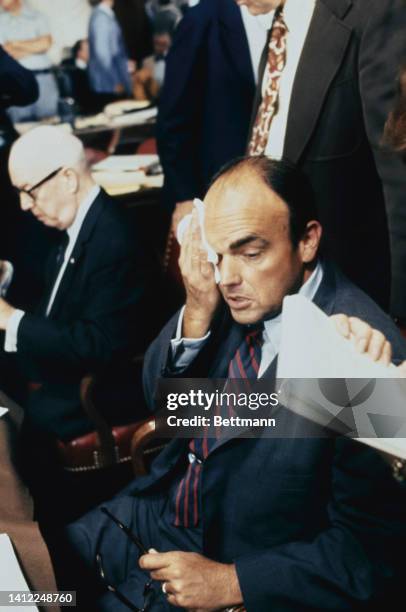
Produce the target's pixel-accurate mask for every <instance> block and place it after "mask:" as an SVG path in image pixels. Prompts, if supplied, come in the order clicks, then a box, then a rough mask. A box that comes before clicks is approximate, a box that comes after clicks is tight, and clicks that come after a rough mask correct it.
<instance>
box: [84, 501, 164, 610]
mask: <svg viewBox="0 0 406 612" xmlns="http://www.w3.org/2000/svg"><path fill="white" fill-rule="evenodd" d="M100 510H101V511H102V512H103V513H104V514H106V515H107V516H108V517H109V519H111V520H112V521H113V522H114V523H115V524H116V525H117V527H119V528H120V529H121V531H122V532H123V533H125V535H126V536H127V537H128V538H129V539H130V540H131V542H133V543H134V544H135V545H136V547H137V548H138V550H139V551H140V554H141V555H145V554H147V553H148V550H147V549H146V548H145V546H144V545H143V543H142V542H141V540H140V539H139V538H138V537H137V536H136V535H135V534H134V533H133V532H132V531H131V530H130V529H129V528H128V527H127V526H126V525H124V523H122V522H121V521H120V520H119V519H118V518H117V517H116V516H114V514H112V513H111V512H110V511H109V510H107V508H104V507H102V508H100ZM95 564H96V567H97V570H98V573H99V575H100V578H101V579H102V580H103V583H104V584H105V585H106V587H107V589H108V590H109V591H110V592H111V593H114V595H115V596H116V597H117V599H119V600H120V601H121V603H123V604H124V605H125V606H127V608H128V609H129V610H133V612H148V610H149V607H150V605H151V602H152V598H153V595H154V589H153V586H152V580H148V581H147V582H146V583H145V586H144V591H143V597H144V603H143V606H142V608H138V607H137V606H136V605H134V604H133V603H132V602H131V601H130V600H129V599H128V598H127V597H126V596H125V595H124V594H123V593H122V592H121V591H120V590H119V589H118V588H117V587H115V586H114V585H112V584H110V582H109V581H108V579H107V578H106V575H105V573H104V569H103V558H102V556H101V554H100V553H99V552H97V553H96V557H95Z"/></svg>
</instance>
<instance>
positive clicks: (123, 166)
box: [92, 155, 159, 172]
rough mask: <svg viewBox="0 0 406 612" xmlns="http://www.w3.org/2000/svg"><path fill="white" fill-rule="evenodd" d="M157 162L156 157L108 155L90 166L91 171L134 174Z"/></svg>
mask: <svg viewBox="0 0 406 612" xmlns="http://www.w3.org/2000/svg"><path fill="white" fill-rule="evenodd" d="M158 161H159V157H158V155H110V156H109V157H106V159H103V160H102V161H101V162H98V163H97V164H95V165H94V166H92V171H93V172H94V171H96V172H134V171H136V170H139V169H140V168H145V167H147V166H149V165H151V164H154V163H156V162H158Z"/></svg>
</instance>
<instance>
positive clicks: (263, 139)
mask: <svg viewBox="0 0 406 612" xmlns="http://www.w3.org/2000/svg"><path fill="white" fill-rule="evenodd" d="M287 33H288V28H287V26H286V23H285V20H284V17H283V12H282V9H277V10H276V12H275V17H274V20H273V24H272V29H271V36H270V40H269V46H268V62H267V66H266V68H265V75H264V82H265V91H264V94H263V98H262V102H261V104H260V106H259V109H258V113H257V116H256V119H255V123H254V127H253V129H252V135H251V139H250V143H249V145H248V153H249V155H263V153H265V150H266V146H267V144H268V138H269V131H270V129H271V123H272V120H273V118H274V116H275V115H276V113H277V112H278V102H279V85H280V78H281V75H282V71H283V69H284V68H285V65H286V39H287Z"/></svg>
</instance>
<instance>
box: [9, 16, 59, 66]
mask: <svg viewBox="0 0 406 612" xmlns="http://www.w3.org/2000/svg"><path fill="white" fill-rule="evenodd" d="M50 33H51V32H50V29H49V26H48V22H47V20H46V18H45V17H44V16H43V15H42V14H41V13H39V12H38V11H34V10H32V9H30V8H29V7H28V6H26V5H25V4H23V7H22V9H21V11H20V13H18V14H17V15H13V14H12V13H10V12H9V11H4V12H2V13H0V44H1V45H4V43H7V42H11V41H15V40H30V39H33V38H39V37H40V36H48V35H50ZM18 61H19V62H20V64H21V65H22V66H24V68H28V70H47V69H48V68H50V67H51V66H52V62H51V60H50V58H49V57H48V54H47V53H35V54H32V55H26V56H25V57H23V58H22V59H20V60H18Z"/></svg>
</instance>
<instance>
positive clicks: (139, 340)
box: [17, 191, 153, 439]
mask: <svg viewBox="0 0 406 612" xmlns="http://www.w3.org/2000/svg"><path fill="white" fill-rule="evenodd" d="M53 262H55V252H53V253H51V255H50V264H49V265H48V274H47V277H48V278H47V282H46V285H47V290H46V291H45V292H44V294H43V299H42V301H41V303H40V304H39V306H38V308H37V311H36V313H34V314H31V313H26V314H25V315H24V317H23V319H22V320H21V323H20V326H19V328H18V336H17V349H18V350H17V357H18V359H19V361H20V362H21V364H22V365H23V368H24V370H25V371H26V373H27V375H28V377H29V380H30V381H33V382H36V383H40V384H41V387H40V389H38V390H37V391H35V392H33V393H31V394H30V398H29V401H28V404H27V406H26V407H25V415H26V418H27V419H28V420H29V422H30V423H31V424H33V425H34V426H36V427H37V428H40V429H42V430H45V431H46V432H50V433H52V434H53V435H55V436H57V437H59V438H62V439H71V438H74V437H76V436H80V435H83V434H84V433H87V432H88V431H91V430H92V429H94V427H93V426H92V423H90V421H89V420H88V419H87V417H86V415H85V414H84V412H83V409H82V407H81V403H80V398H79V383H80V381H81V379H82V378H83V377H84V376H86V375H88V374H95V375H96V376H97V378H98V380H99V381H100V382H101V384H102V385H103V392H104V395H105V402H103V405H102V410H103V409H104V410H105V414H104V416H105V417H106V419H107V420H108V421H109V422H110V423H113V424H120V423H123V422H129V421H133V420H135V419H136V418H137V416H138V417H139V418H142V416H143V414H139V415H137V414H136V413H135V412H134V406H133V405H132V406H131V414H130V415H129V414H123V413H122V410H123V404H124V402H123V401H120V398H119V397H118V396H119V394H120V393H121V392H122V390H121V389H120V384H124V383H123V380H122V378H121V377H120V372H121V371H123V370H124V364H127V363H128V361H129V359H130V358H131V357H132V356H134V355H136V354H139V353H140V352H141V351H142V350H143V349H144V348H145V342H146V341H147V339H146V338H145V335H146V331H145V330H146V328H147V326H146V325H145V324H144V325H140V321H143V320H144V319H145V316H146V312H145V304H146V302H145V300H146V294H147V280H146V278H147V275H148V274H151V279H152V278H153V276H152V273H151V264H150V263H149V261H148V260H147V258H146V253H145V251H144V250H143V247H142V245H141V242H140V238H139V237H138V236H137V235H136V233H135V228H133V227H131V225H130V224H129V219H128V218H127V215H126V214H125V211H123V210H120V209H119V205H118V203H117V202H114V201H112V199H111V198H110V197H109V196H107V194H105V193H104V192H103V191H101V193H100V194H99V195H98V196H97V198H96V200H95V201H94V202H93V204H92V206H91V207H90V209H89V211H88V213H87V215H86V217H85V220H84V222H83V224H82V227H81V229H80V232H79V236H78V238H77V240H76V243H75V246H74V249H73V252H72V255H71V257H70V259H69V263H68V265H67V267H66V269H65V272H64V274H63V277H62V281H61V284H60V285H59V288H58V291H57V294H56V296H55V300H54V302H53V304H52V308H51V311H50V313H49V315H48V316H45V312H46V308H47V305H48V302H49V298H50V294H51V291H52V288H53V284H54V280H55V279H54V274H52V272H54V267H55V266H54V265H52V264H53ZM151 282H152V280H151ZM140 391H141V390H140ZM114 392H115V395H114ZM140 395H141V393H140ZM117 400H118V401H117ZM141 404H142V403H141ZM99 407H100V404H99Z"/></svg>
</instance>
